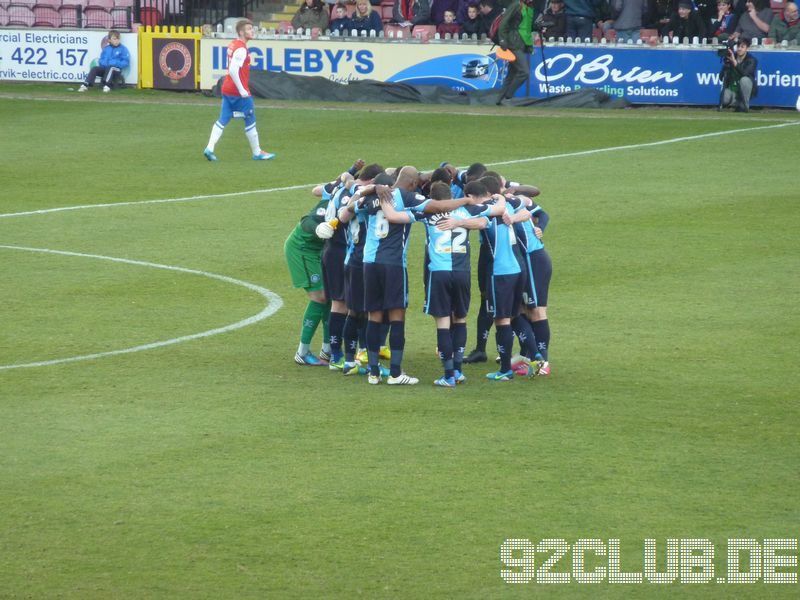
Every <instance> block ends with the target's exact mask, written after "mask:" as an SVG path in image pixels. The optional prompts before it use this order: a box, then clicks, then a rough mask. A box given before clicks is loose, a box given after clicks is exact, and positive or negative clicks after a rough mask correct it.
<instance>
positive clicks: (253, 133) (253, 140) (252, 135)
mask: <svg viewBox="0 0 800 600" xmlns="http://www.w3.org/2000/svg"><path fill="white" fill-rule="evenodd" d="M245 134H247V141H248V142H250V150H252V151H253V156H255V155H256V154H261V146H259V145H258V130H256V128H255V127H253V128H252V129H247V130H245Z"/></svg>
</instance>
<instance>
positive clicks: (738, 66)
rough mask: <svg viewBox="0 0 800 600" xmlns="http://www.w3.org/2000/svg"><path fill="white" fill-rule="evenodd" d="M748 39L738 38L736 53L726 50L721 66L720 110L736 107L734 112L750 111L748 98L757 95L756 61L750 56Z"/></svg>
mask: <svg viewBox="0 0 800 600" xmlns="http://www.w3.org/2000/svg"><path fill="white" fill-rule="evenodd" d="M748 50H750V39H749V38H740V39H739V43H738V44H737V46H736V53H735V54H734V52H733V50H731V49H730V48H729V49H728V56H727V57H726V58H725V64H724V65H723V66H722V71H721V72H720V77H721V78H722V94H721V95H720V99H719V106H720V108H723V107H728V106H733V105H734V104H735V105H736V112H749V111H750V98H751V96H755V95H756V94H757V93H758V87H757V84H756V69H758V61H757V60H756V59H755V57H754V56H752V55H751V54H750V53H749V52H748Z"/></svg>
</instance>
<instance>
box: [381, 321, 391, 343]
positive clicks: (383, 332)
mask: <svg viewBox="0 0 800 600" xmlns="http://www.w3.org/2000/svg"><path fill="white" fill-rule="evenodd" d="M389 327H390V323H389V317H388V316H387V315H386V313H384V315H383V323H381V346H385V345H386V337H387V336H388V335H389ZM390 345H391V343H390Z"/></svg>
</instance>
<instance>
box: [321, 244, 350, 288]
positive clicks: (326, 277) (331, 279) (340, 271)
mask: <svg viewBox="0 0 800 600" xmlns="http://www.w3.org/2000/svg"><path fill="white" fill-rule="evenodd" d="M346 254H347V246H342V245H341V244H330V243H328V244H325V248H324V249H323V250H322V282H323V283H324V284H325V297H326V298H327V299H328V300H337V301H339V302H341V301H343V300H344V295H345V294H344V257H345V255H346Z"/></svg>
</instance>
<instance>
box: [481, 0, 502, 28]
mask: <svg viewBox="0 0 800 600" xmlns="http://www.w3.org/2000/svg"><path fill="white" fill-rule="evenodd" d="M478 12H479V13H480V17H479V18H480V20H481V26H482V27H483V29H484V31H486V33H487V34H488V33H489V29H490V28H491V27H492V23H493V22H494V20H495V18H496V17H497V16H498V15H500V14H502V13H503V9H502V8H500V7H499V6H497V4H495V0H481V1H480V2H479V3H478Z"/></svg>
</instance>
